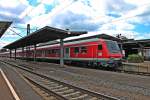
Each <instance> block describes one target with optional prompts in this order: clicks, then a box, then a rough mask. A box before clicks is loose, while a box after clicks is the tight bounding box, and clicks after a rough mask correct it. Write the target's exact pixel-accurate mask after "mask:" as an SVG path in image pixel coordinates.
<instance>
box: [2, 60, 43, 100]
mask: <svg viewBox="0 0 150 100" xmlns="http://www.w3.org/2000/svg"><path fill="white" fill-rule="evenodd" d="M0 70H1V71H0V100H43V98H42V97H41V96H40V95H39V94H38V93H37V92H35V91H34V90H33V89H32V87H31V86H30V85H29V84H28V83H27V82H26V81H25V80H24V79H23V78H22V77H21V76H20V75H19V74H18V73H17V71H15V70H14V69H13V68H11V67H9V66H6V65H5V64H3V63H1V62H0ZM4 75H5V77H4ZM6 80H7V81H9V85H8V82H7V81H6ZM12 89H13V90H12Z"/></svg>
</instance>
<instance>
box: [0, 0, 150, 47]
mask: <svg viewBox="0 0 150 100" xmlns="http://www.w3.org/2000/svg"><path fill="white" fill-rule="evenodd" d="M0 21H12V22H13V24H12V25H11V27H10V28H9V29H8V30H7V31H6V33H5V34H4V35H3V36H2V38H1V39H0V48H2V47H3V46H5V45H7V44H9V43H11V42H13V41H16V40H18V39H20V38H21V37H24V36H26V26H27V24H30V26H31V33H32V32H34V31H36V30H38V29H40V28H42V27H44V26H51V27H56V28H61V29H69V30H72V31H88V34H86V35H82V36H81V37H85V36H91V35H96V34H102V33H105V34H108V35H112V36H116V35H117V34H121V35H122V36H126V37H127V38H134V39H150V0H0ZM18 34H19V35H18Z"/></svg>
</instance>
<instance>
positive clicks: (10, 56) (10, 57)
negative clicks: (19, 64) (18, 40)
mask: <svg viewBox="0 0 150 100" xmlns="http://www.w3.org/2000/svg"><path fill="white" fill-rule="evenodd" d="M9 58H11V49H10V53H9Z"/></svg>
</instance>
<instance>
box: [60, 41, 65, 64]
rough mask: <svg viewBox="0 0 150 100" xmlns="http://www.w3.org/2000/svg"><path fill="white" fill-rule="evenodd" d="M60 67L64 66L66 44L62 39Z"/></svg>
mask: <svg viewBox="0 0 150 100" xmlns="http://www.w3.org/2000/svg"><path fill="white" fill-rule="evenodd" d="M60 66H61V67H63V66H64V43H63V39H60Z"/></svg>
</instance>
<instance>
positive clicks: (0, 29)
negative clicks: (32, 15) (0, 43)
mask: <svg viewBox="0 0 150 100" xmlns="http://www.w3.org/2000/svg"><path fill="white" fill-rule="evenodd" d="M11 24H12V22H8V21H0V38H1V37H2V35H3V34H4V33H5V31H6V30H7V29H8V28H9V26H10V25H11Z"/></svg>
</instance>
